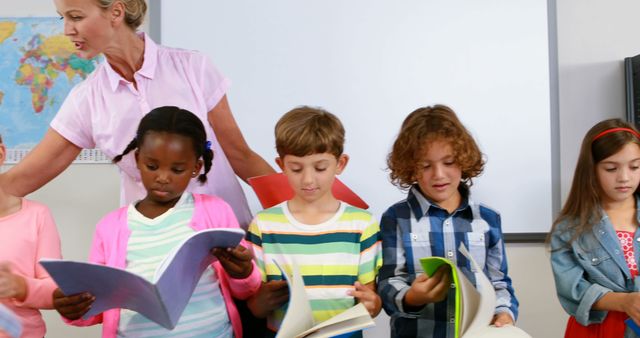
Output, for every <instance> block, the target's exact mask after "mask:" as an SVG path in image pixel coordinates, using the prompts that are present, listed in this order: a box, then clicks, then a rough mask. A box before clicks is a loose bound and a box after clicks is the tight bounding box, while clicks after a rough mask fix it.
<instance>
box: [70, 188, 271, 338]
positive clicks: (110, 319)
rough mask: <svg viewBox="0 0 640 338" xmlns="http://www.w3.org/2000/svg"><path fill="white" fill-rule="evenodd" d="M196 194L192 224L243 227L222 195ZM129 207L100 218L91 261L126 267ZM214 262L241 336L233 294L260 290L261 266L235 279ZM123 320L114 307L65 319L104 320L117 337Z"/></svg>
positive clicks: (105, 330) (107, 334)
mask: <svg viewBox="0 0 640 338" xmlns="http://www.w3.org/2000/svg"><path fill="white" fill-rule="evenodd" d="M193 197H194V201H195V210H194V214H193V218H192V219H191V222H190V223H189V226H190V227H192V228H193V229H195V230H203V229H210V228H238V227H239V226H238V221H237V220H236V217H235V215H234V214H233V211H232V210H231V207H229V205H228V204H227V203H226V202H224V201H223V200H222V199H220V198H218V197H215V196H208V195H200V194H193ZM127 208H128V207H126V206H125V207H122V208H120V209H118V210H116V211H113V212H111V213H109V214H108V215H107V216H105V217H104V218H103V219H102V220H100V222H99V223H98V225H97V226H96V232H95V234H94V236H93V244H92V245H91V253H90V254H89V261H90V262H93V263H99V264H104V265H108V266H113V267H117V268H122V269H124V268H125V259H126V255H127V243H128V241H129V236H130V235H131V230H129V225H128V222H127ZM241 244H242V245H243V246H245V247H247V248H249V245H248V244H247V243H245V241H244V240H243V241H242V243H241ZM212 266H213V268H214V270H215V271H216V274H217V276H218V280H219V282H220V289H221V291H222V296H223V297H224V300H225V305H226V307H227V313H228V314H229V319H230V320H231V325H232V326H233V332H234V335H235V337H238V338H241V337H242V322H241V320H240V314H239V313H238V310H237V309H236V306H235V303H234V301H233V298H238V299H247V298H249V297H250V296H252V295H253V294H254V293H255V292H256V291H258V288H260V284H261V282H262V279H261V277H260V270H259V269H258V267H257V266H256V265H255V262H253V271H252V272H251V275H249V277H247V278H245V279H234V278H231V277H229V275H227V273H226V272H225V271H224V269H223V268H222V266H221V265H220V263H219V262H218V261H215V262H214V263H213V264H212ZM63 319H64V318H63ZM119 320H120V309H111V310H107V311H105V312H103V313H102V314H99V315H97V316H94V317H91V318H89V319H87V320H83V319H78V320H74V321H69V320H65V322H67V323H69V324H71V325H75V326H89V325H95V324H99V323H102V337H104V338H115V337H116V331H117V329H118V322H119Z"/></svg>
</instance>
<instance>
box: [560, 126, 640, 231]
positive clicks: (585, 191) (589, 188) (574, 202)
mask: <svg viewBox="0 0 640 338" xmlns="http://www.w3.org/2000/svg"><path fill="white" fill-rule="evenodd" d="M614 128H626V129H630V130H632V131H633V132H630V131H628V130H627V131H625V130H618V131H613V132H609V133H606V134H603V135H601V136H599V135H600V134H601V133H603V132H605V131H608V130H611V129H614ZM637 133H638V132H637V130H636V129H635V128H634V127H633V126H632V125H630V124H628V123H626V122H624V121H622V120H620V119H610V120H604V121H602V122H600V123H598V124H596V125H595V126H593V127H592V128H591V129H589V131H588V132H587V134H586V135H585V136H584V139H583V140H582V146H581V148H580V155H579V156H578V163H577V164H576V170H575V173H574V175H573V182H572V183H571V190H570V191H569V197H567V201H566V202H565V204H564V206H563V207H562V210H561V211H560V214H559V215H558V217H557V218H556V220H555V221H554V222H553V227H552V228H551V233H553V232H554V231H556V229H557V227H558V224H560V223H562V222H566V223H567V228H566V230H567V231H571V232H573V236H572V238H571V241H570V242H572V241H573V240H575V239H576V238H578V237H579V236H580V235H582V234H583V233H585V232H587V231H589V230H591V229H592V228H593V226H594V224H596V223H597V222H599V221H600V219H601V218H602V216H603V215H602V210H601V200H600V195H601V193H602V189H601V188H600V183H599V182H598V177H597V175H596V165H597V164H598V163H599V162H601V161H602V160H604V159H606V158H607V157H609V156H612V155H614V154H615V153H617V152H618V151H620V150H621V149H622V148H623V147H624V146H625V145H627V144H629V143H635V144H637V145H638V146H640V139H639V138H638V136H637V135H638V134H637ZM596 137H597V138H596ZM635 193H636V194H637V193H638V188H636V191H635Z"/></svg>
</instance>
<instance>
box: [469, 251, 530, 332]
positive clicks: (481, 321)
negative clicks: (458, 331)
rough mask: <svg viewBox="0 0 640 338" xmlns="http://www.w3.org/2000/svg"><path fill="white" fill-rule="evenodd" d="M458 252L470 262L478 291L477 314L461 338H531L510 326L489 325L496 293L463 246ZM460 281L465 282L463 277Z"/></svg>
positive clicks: (493, 310) (494, 305) (494, 306)
mask: <svg viewBox="0 0 640 338" xmlns="http://www.w3.org/2000/svg"><path fill="white" fill-rule="evenodd" d="M458 250H460V252H461V253H462V254H463V255H464V256H465V257H467V259H469V261H470V262H471V269H472V271H474V273H475V276H476V284H477V286H478V289H479V291H480V293H479V296H480V298H479V304H478V310H477V313H476V315H475V317H474V318H473V320H472V321H471V323H470V324H469V327H468V328H467V329H466V330H465V331H463V332H462V338H503V337H504V338H531V337H530V336H529V335H528V334H527V333H526V332H524V331H522V330H521V329H519V328H517V327H515V326H512V325H509V326H506V327H495V326H491V325H489V324H490V323H491V319H492V318H493V314H494V312H495V308H496V291H495V289H494V288H493V284H491V281H489V278H487V276H485V274H484V272H483V271H482V268H480V266H478V263H476V261H475V260H474V259H473V257H472V256H471V254H470V253H469V251H467V248H466V247H465V246H464V244H460V247H459V248H458ZM462 279H464V280H466V278H464V276H463V278H462ZM467 282H468V281H467ZM463 299H465V298H464V297H463Z"/></svg>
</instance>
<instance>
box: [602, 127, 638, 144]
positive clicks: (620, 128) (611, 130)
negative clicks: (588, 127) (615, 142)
mask: <svg viewBox="0 0 640 338" xmlns="http://www.w3.org/2000/svg"><path fill="white" fill-rule="evenodd" d="M616 131H626V132H629V133H631V134H633V135H635V137H637V138H638V139H640V134H638V132H637V131H635V130H633V129H631V128H623V127H619V128H611V129H607V130H605V131H603V132H601V133H600V134H598V135H596V136H595V137H594V138H593V141H591V142H595V140H597V139H599V138H601V137H602V136H604V135H607V134H610V133H614V132H616Z"/></svg>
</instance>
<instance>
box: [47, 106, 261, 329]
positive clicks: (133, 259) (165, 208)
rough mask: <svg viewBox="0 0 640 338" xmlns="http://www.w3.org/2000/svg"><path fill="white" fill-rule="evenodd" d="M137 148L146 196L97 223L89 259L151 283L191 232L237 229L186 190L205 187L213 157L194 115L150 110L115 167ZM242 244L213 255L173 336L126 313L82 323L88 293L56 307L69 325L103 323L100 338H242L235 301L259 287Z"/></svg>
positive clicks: (221, 208)
mask: <svg viewBox="0 0 640 338" xmlns="http://www.w3.org/2000/svg"><path fill="white" fill-rule="evenodd" d="M134 150H135V159H136V166H137V169H138V170H139V171H140V177H141V179H142V184H143V185H144V187H145V189H146V190H147V195H146V197H145V198H144V199H142V200H140V201H137V202H134V203H132V204H131V205H129V206H126V207H123V208H120V209H118V210H116V211H114V212H112V213H110V214H108V215H107V216H105V217H104V218H103V219H102V220H101V221H100V222H99V223H98V225H97V228H96V232H95V235H94V239H93V245H92V248H91V253H90V256H89V260H90V261H91V262H93V263H99V264H105V265H109V266H113V267H117V268H122V269H126V270H127V271H131V272H134V273H136V274H138V275H140V276H142V277H144V278H147V279H149V280H150V279H152V278H153V272H154V271H155V269H156V267H157V265H158V264H159V263H160V261H161V260H162V259H163V258H164V257H165V256H166V255H167V254H169V253H170V252H171V251H172V250H173V249H174V248H175V247H176V245H179V244H180V242H181V241H182V240H183V239H184V238H186V237H188V236H189V235H190V234H192V233H193V232H194V231H199V230H202V229H206V228H217V227H226V228H238V227H239V225H238V221H237V220H236V217H235V215H234V214H233V211H232V210H231V207H229V205H228V204H227V203H225V202H224V201H222V200H221V199H220V198H217V197H213V196H206V195H199V194H192V193H188V192H185V189H186V188H187V186H188V185H189V182H190V181H191V180H192V179H194V178H196V177H197V180H198V181H200V182H205V181H206V179H207V177H206V174H207V172H209V170H210V169H211V160H212V158H213V152H212V151H211V149H210V142H207V140H206V133H205V130H204V126H203V125H202V122H201V121H200V120H199V119H198V118H197V117H196V116H195V115H194V114H192V113H191V112H189V111H186V110H184V109H180V108H177V107H159V108H156V109H153V110H152V111H151V112H149V113H148V114H147V115H146V116H145V117H143V118H142V120H141V121H140V125H139V126H138V130H137V132H136V136H135V138H134V139H133V140H132V141H131V142H130V143H129V145H128V146H127V148H126V149H125V150H124V152H123V153H122V154H121V155H119V156H116V157H115V158H114V162H118V161H119V160H120V159H121V158H122V156H124V155H126V154H127V153H129V152H131V151H134ZM203 167H204V173H200V172H201V170H202V168H203ZM245 246H246V244H245V243H244V241H243V242H242V243H241V245H238V246H237V247H236V248H233V249H226V250H221V249H215V250H213V251H212V253H213V254H214V255H215V256H216V257H217V258H218V260H217V261H216V262H214V263H213V264H212V266H211V267H210V268H208V269H207V270H205V272H204V273H203V275H202V277H201V279H200V281H199V283H198V286H197V287H196V289H195V291H194V293H193V295H192V297H191V299H190V300H189V303H188V304H187V307H186V308H185V310H184V312H183V313H182V316H181V317H180V319H179V321H178V323H177V325H176V327H175V328H174V329H173V330H167V329H164V328H162V327H161V326H159V325H158V324H156V323H154V322H152V321H150V320H149V319H147V318H145V317H144V316H142V315H140V314H138V313H135V312H132V311H130V310H125V309H112V310H107V311H105V312H103V313H102V314H99V315H97V316H94V317H92V318H88V319H86V320H85V319H81V317H82V316H83V315H84V314H85V313H86V312H87V311H88V310H89V308H90V306H91V304H92V303H93V301H94V300H95V298H94V297H93V295H91V294H88V293H81V294H76V295H68V296H67V295H64V294H63V293H62V291H60V290H59V289H58V290H56V291H55V293H54V306H55V308H56V310H57V311H58V312H59V313H60V314H61V315H62V316H63V317H64V318H65V319H66V320H67V322H69V323H70V324H72V325H78V326H87V325H94V324H99V323H101V324H102V335H103V337H133V336H136V337H144V336H147V337H165V336H176V335H180V336H189V337H242V325H241V322H240V316H239V315H238V312H237V310H236V308H235V305H234V302H233V298H238V299H246V298H248V297H249V296H251V295H253V294H254V293H255V292H256V291H257V289H258V288H259V287H260V284H261V278H260V272H259V269H257V267H255V263H253V259H252V258H253V254H252V252H251V251H250V250H249V249H247V248H245ZM176 287H180V285H176Z"/></svg>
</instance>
